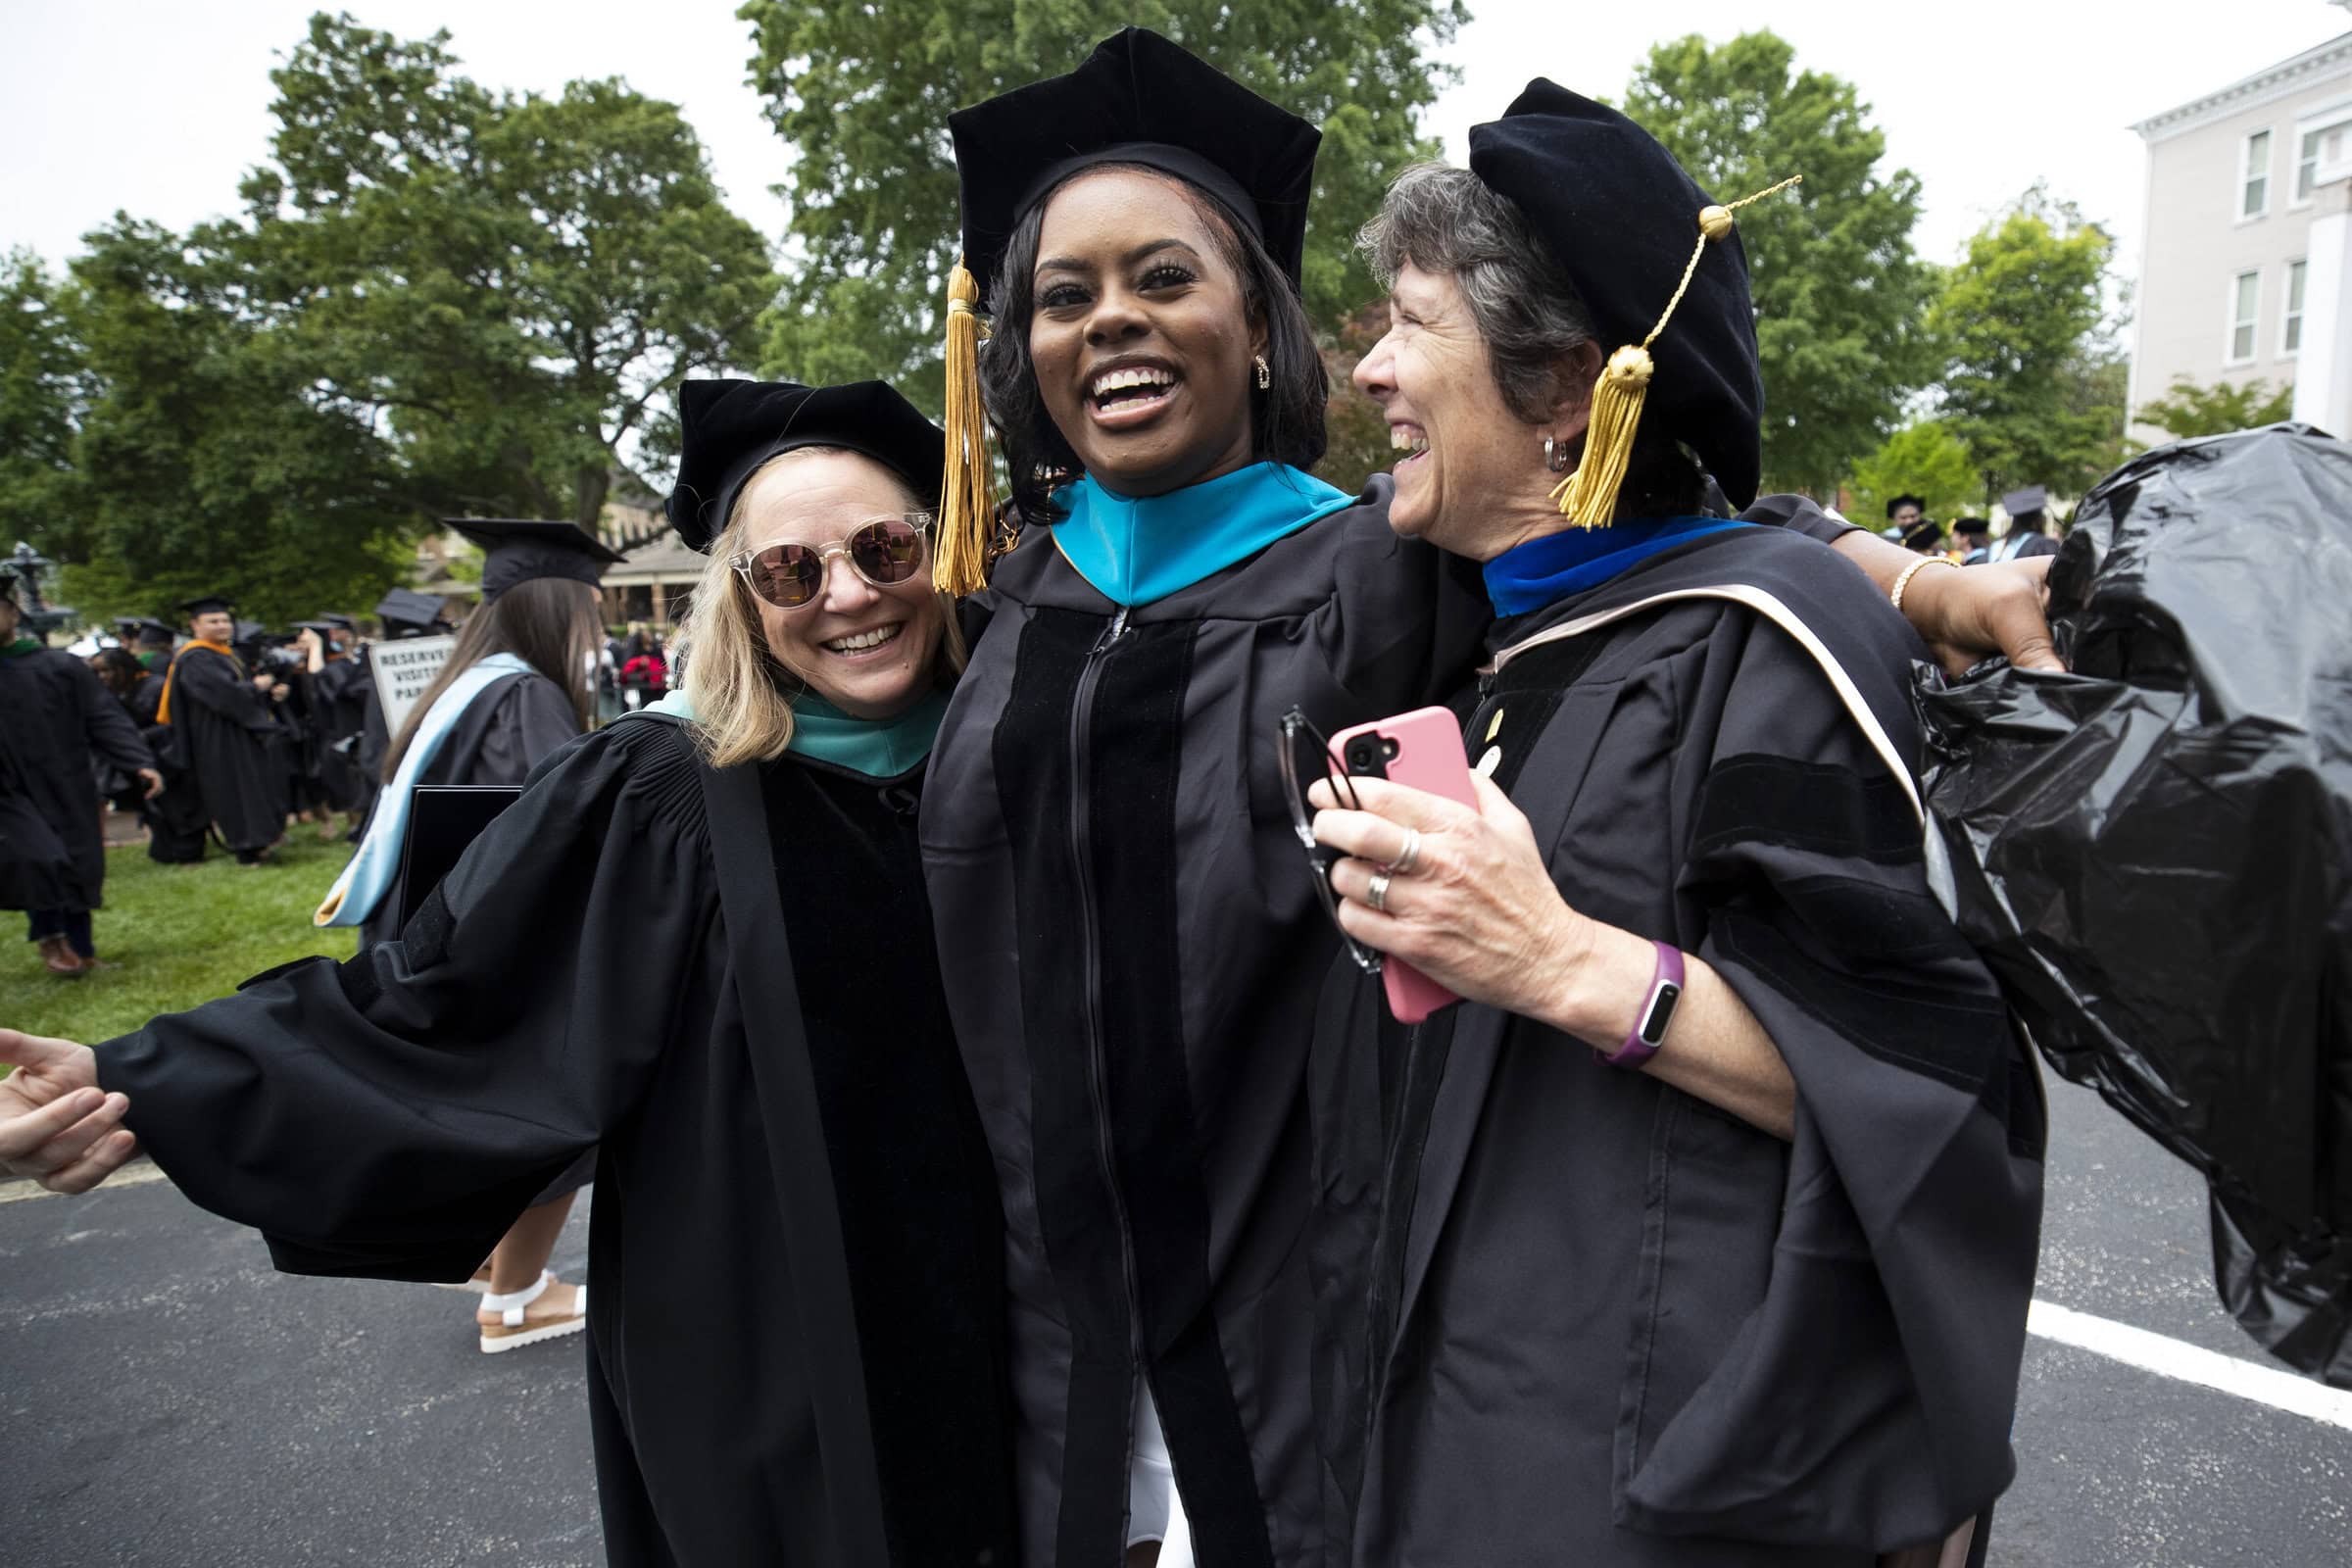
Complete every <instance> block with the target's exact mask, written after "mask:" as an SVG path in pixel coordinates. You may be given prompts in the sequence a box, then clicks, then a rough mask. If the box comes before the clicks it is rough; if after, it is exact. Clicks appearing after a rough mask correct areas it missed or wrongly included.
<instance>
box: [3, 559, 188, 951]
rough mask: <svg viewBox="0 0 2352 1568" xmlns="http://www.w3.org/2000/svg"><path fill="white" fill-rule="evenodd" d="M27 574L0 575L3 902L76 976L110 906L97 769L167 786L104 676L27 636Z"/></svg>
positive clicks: (154, 786)
mask: <svg viewBox="0 0 2352 1568" xmlns="http://www.w3.org/2000/svg"><path fill="white" fill-rule="evenodd" d="M15 594H16V579H15V577H14V576H13V574H9V573H6V572H0V735H4V738H0V746H4V747H5V748H6V752H7V760H6V763H5V768H4V771H0V790H5V791H6V792H7V794H8V796H9V797H10V799H9V801H8V803H7V806H6V808H5V809H4V810H0V817H4V818H5V821H6V824H7V825H6V827H5V828H4V829H0V899H4V900H5V901H6V902H5V903H0V907H5V908H15V909H23V910H25V913H26V915H27V917H28V921H29V928H28V930H27V932H26V937H27V940H29V941H31V942H33V943H35V944H37V945H38V947H39V948H40V953H41V958H42V960H43V962H44V963H45V964H46V965H47V966H48V968H49V969H50V970H51V972H53V973H56V974H61V975H68V976H71V975H77V974H80V973H82V972H83V971H84V970H86V969H87V968H88V967H89V965H90V964H91V963H92V962H93V961H94V960H95V959H96V957H97V950H96V948H95V946H94V944H93V939H92V935H91V929H90V911H91V910H93V909H95V908H97V907H99V906H100V905H101V904H102V903H103V902H104V899H103V892H104V889H105V884H106V844H105V840H104V837H103V835H102V834H101V832H100V829H99V820H98V793H97V774H96V772H95V770H94V769H95V767H96V766H97V765H104V766H106V767H110V768H113V769H116V770H118V771H120V772H122V773H123V774H125V775H128V776H130V777H133V778H136V779H138V780H141V781H143V783H144V785H145V786H146V787H147V788H148V789H151V790H157V789H161V788H162V787H163V782H164V781H163V777H162V775H161V774H160V773H158V772H157V771H156V766H155V758H154V756H153V755H152V754H151V753H149V751H148V749H147V744H146V742H145V741H143V740H141V739H140V738H139V733H138V730H137V729H136V727H134V726H133V725H132V723H131V722H130V718H129V716H128V715H127V714H126V713H124V712H123V706H122V704H120V703H119V702H117V701H116V700H115V697H114V694H113V693H111V692H109V691H108V690H107V689H106V687H105V685H104V684H103V683H101V682H100V681H99V679H98V676H97V674H96V672H95V671H93V670H92V669H91V668H90V666H89V665H87V664H85V663H83V662H81V661H80V660H78V659H76V658H74V657H73V655H72V654H69V653H66V652H65V651H63V650H62V649H54V648H49V647H45V646H43V645H42V643H41V642H40V641H39V639H37V638H34V637H31V636H26V635H20V633H19V630H18V625H19V611H18V605H17V600H16V596H15Z"/></svg>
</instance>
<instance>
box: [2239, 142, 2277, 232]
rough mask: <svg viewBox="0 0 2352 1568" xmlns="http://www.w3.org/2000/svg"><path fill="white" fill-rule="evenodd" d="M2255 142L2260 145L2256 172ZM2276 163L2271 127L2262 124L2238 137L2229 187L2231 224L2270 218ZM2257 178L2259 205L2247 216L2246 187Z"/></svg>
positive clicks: (2255, 221) (2275, 143)
mask: <svg viewBox="0 0 2352 1568" xmlns="http://www.w3.org/2000/svg"><path fill="white" fill-rule="evenodd" d="M2264 138H2267V140H2266V139H2264ZM2257 140H2261V141H2262V143H2263V151H2262V168H2260V169H2256V168H2255V167H2254V143H2255V142H2256V141H2257ZM2277 168H2278V136H2276V135H2275V134H2273V129H2272V127H2271V126H2269V125H2264V126H2261V127H2260V128H2259V129H2255V130H2249V131H2247V132H2246V133H2245V134H2244V135H2243V136H2241V137H2239V138H2238V141H2237V172H2236V175H2235V177H2234V178H2233V179H2232V180H2231V182H2230V186H2229V214H2230V219H2231V221H2233V222H2239V223H2258V222H2260V221H2263V220H2264V219H2266V218H2268V217H2270V216H2271V192H2272V190H2273V189H2275V188H2276V187H2277V185H2278V178H2277ZM2258 179H2259V180H2261V181H2262V205H2261V206H2260V207H2258V208H2256V209H2255V210H2254V211H2253V212H2250V213H2249V212H2247V211H2246V187H2247V186H2249V185H2251V184H2253V183H2254V181H2256V180H2258Z"/></svg>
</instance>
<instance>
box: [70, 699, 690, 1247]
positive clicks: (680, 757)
mask: <svg viewBox="0 0 2352 1568" xmlns="http://www.w3.org/2000/svg"><path fill="white" fill-rule="evenodd" d="M709 868H710V852H709V845H708V841H707V835H706V830H705V825H704V820H703V814H702V807H701V796H700V794H699V791H698V789H697V784H696V774H695V770H694V764H693V758H692V750H691V745H690V743H689V742H688V741H687V739H686V738H685V737H684V736H683V735H682V734H681V733H679V732H678V731H676V730H675V728H674V727H673V726H669V725H665V724H660V723H634V724H626V725H621V726H617V727H615V728H614V729H611V730H606V731H603V732H600V733H599V734H597V735H594V736H590V737H587V738H585V739H583V740H582V741H580V742H579V743H578V744H577V745H575V746H573V747H572V748H570V749H569V750H567V751H564V752H563V753H561V754H560V755H559V756H557V757H555V758H552V759H550V760H549V761H548V763H547V765H546V766H545V767H544V768H542V769H541V771H540V772H539V774H538V775H537V777H536V778H535V779H534V781H533V783H532V785H531V787H530V788H529V790H528V791H527V792H526V793H525V794H524V795H523V797H522V798H521V799H520V800H519V801H517V802H516V803H515V805H514V806H513V807H511V808H510V809H508V810H506V811H505V812H504V813H503V814H501V815H500V816H499V818H498V819H497V820H496V821H495V822H494V823H493V824H492V825H491V827H490V828H489V829H488V830H487V831H486V832H485V833H484V834H483V836H482V837H481V838H480V839H478V840H476V841H475V843H474V844H473V846H472V847H471V848H470V849H469V850H468V851H467V852H466V856H465V858H463V859H462V860H461V861H460V862H459V863H458V865H457V867H456V868H455V869H453V870H452V871H451V872H450V873H449V875H448V876H447V877H446V878H445V879H444V880H443V882H442V884H441V886H440V887H439V888H438V889H436V890H435V892H434V893H433V894H432V895H431V896H430V897H429V898H428V899H427V900H426V901H425V903H424V905H423V906H422V907H420V908H419V910H418V911H417V915H416V917H415V918H414V919H413V920H411V921H410V923H409V925H408V927H407V929H406V931H405V932H404V935H403V939H402V940H400V941H397V942H386V943H380V944H377V945H375V946H373V947H371V948H369V949H368V951H367V952H365V953H363V954H362V955H361V956H359V957H357V958H354V959H352V960H351V961H349V962H346V963H341V964H337V963H333V962H330V961H328V960H326V959H323V958H319V959H310V960H306V961H304V962H301V963H299V964H296V965H293V966H290V967H288V968H285V969H281V970H277V971H272V972H271V973H270V974H266V975H263V976H260V977H258V978H257V979H255V980H253V981H249V982H248V983H247V985H246V987H245V988H244V989H242V990H240V991H239V992H238V993H237V994H236V995H234V996H231V997H226V998H222V999H221V1000H220V1001H218V1002H214V1003H211V1004H208V1005H205V1006H202V1007H198V1008H196V1009H195V1010H193V1011H191V1012H184V1013H178V1014H173V1015H170V1016H166V1017H161V1018H157V1019H155V1020H154V1021H153V1022H151V1023H149V1024H148V1025H147V1027H146V1028H144V1029H142V1030H140V1031H139V1032H137V1033H136V1034H132V1035H126V1036H124V1037H123V1038H121V1039H118V1040H114V1041H110V1042H108V1043H107V1044H105V1045H103V1046H101V1047H99V1048H98V1060H99V1077H100V1080H101V1082H103V1083H104V1084H105V1085H106V1086H107V1087H108V1088H110V1089H116V1090H121V1091H123V1092H124V1093H126V1094H127V1095H128V1096H129V1097H130V1103H131V1109H130V1115H129V1122H130V1126H131V1128H132V1130H133V1131H134V1132H136V1133H137V1134H138V1136H139V1138H140V1141H141V1142H142V1143H143V1144H144V1145H145V1146H146V1148H147V1149H148V1150H149V1152H151V1153H153V1154H154V1156H155V1158H156V1161H157V1163H159V1164H160V1165H162V1166H163V1168H164V1170H165V1171H166V1172H167V1173H168V1174H169V1175H170V1176H171V1177H172V1180H173V1181H174V1182H175V1183H177V1184H178V1186H179V1187H180V1189H181V1191H183V1192H184V1193H186V1194H187V1196H188V1197H189V1198H190V1199H192V1200H193V1201H196V1202H197V1203H199V1204H201V1205H203V1206H204V1207H206V1208H209V1209H211V1210H213V1211H214V1212H216V1213H219V1214H222V1215H224V1216H226V1217H228V1218H230V1219H234V1220H237V1221H239V1222H241V1223H244V1224H248V1225H252V1226H255V1227H257V1228H259V1229H260V1230H262V1231H263V1232H265V1233H266V1234H267V1236H268V1238H269V1240H270V1248H271V1251H272V1254H273V1255H274V1256H275V1258H276V1259H277V1262H278V1265H279V1267H281V1268H284V1269H286V1270H288V1271H289V1272H296V1273H317V1274H354V1275H367V1276H373V1277H378V1278H388V1279H419V1280H457V1279H463V1278H464V1277H465V1276H466V1274H467V1273H468V1272H469V1271H470V1270H471V1269H472V1268H473V1267H474V1265H475V1264H476V1263H478V1262H479V1261H480V1260H481V1259H482V1258H483V1257H484V1256H485V1255H487V1254H488V1252H489V1250H490V1249H491V1247H492V1246H493V1245H494V1244H495V1243H496V1242H497V1240H498V1238H499V1237H500V1235H501V1234H502V1233H503V1232H504V1231H505V1230H506V1228H507V1227H508V1225H509V1224H510V1223H512V1221H513V1220H514V1218H515V1215H516V1214H517V1213H518V1212H519V1211H520V1210H521V1209H522V1208H523V1207H524V1206H525V1205H526V1204H527V1203H528V1202H529V1201H530V1200H531V1199H532V1198H533V1196H534V1195H535V1194H536V1193H537V1192H538V1191H539V1190H540V1189H541V1188H542V1187H543V1186H544V1185H545V1184H546V1183H547V1182H548V1181H550V1180H551V1179H552V1178H553V1177H555V1176H556V1175H557V1173H559V1172H561V1171H562V1170H563V1169H564V1167H565V1166H566V1165H567V1164H569V1163H570V1161H571V1160H572V1159H573V1158H574V1157H575V1156H577V1155H578V1154H579V1153H580V1152H582V1151H584V1150H586V1149H589V1148H591V1147H593V1146H594V1145H596V1144H597V1143H598V1142H599V1141H600V1140H601V1139H602V1138H603V1136H604V1135H605V1133H606V1132H607V1130H608V1129H611V1128H613V1127H614V1126H615V1125H616V1124H618V1123H619V1122H620V1121H621V1119H623V1118H625V1117H627V1116H628V1115H629V1114H630V1112H631V1109H632V1106H633V1105H634V1104H635V1103H637V1101H638V1100H639V1098H640V1097H641V1095H642V1093H643V1092H644V1089H645V1086H646V1085H647V1083H648V1081H649V1078H650V1075H651V1074H652V1073H653V1072H654V1070H655V1068H656V1065H657V1062H658V1061H659V1059H660V1057H661V1055H662V1051H663V1049H664V1046H665V1043H666V1042H667V1041H668V1040H669V1039H670V1037H671V1035H672V1034H673V1032H674V1031H673V1028H672V1022H673V1017H674V1015H675V1013H676V1011H677V1009H678V1007H679V1006H680V1005H681V1002H680V998H681V995H682V993H683V991H684V990H685V988H686V987H687V986H688V985H689V984H690V983H691V977H693V976H696V975H700V974H702V973H703V972H704V971H705V970H706V969H707V968H708V957H709V955H710V954H711V952H713V951H715V947H716V945H715V944H713V943H712V942H711V931H712V929H713V927H714V925H715V924H716V921H717V901H716V895H715V892H714V891H713V889H712V886H711V875H710V869H709Z"/></svg>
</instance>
